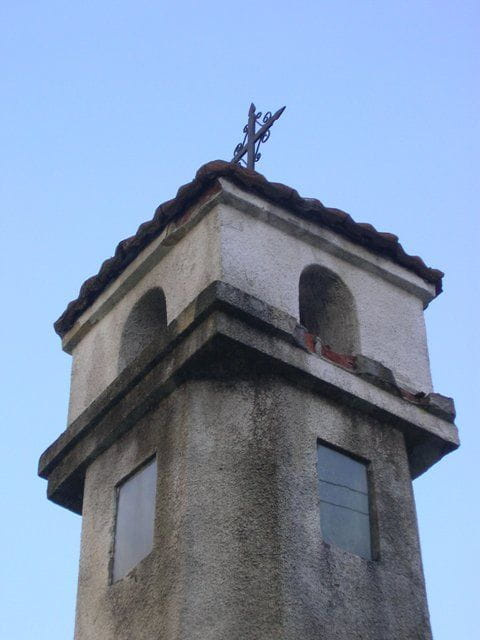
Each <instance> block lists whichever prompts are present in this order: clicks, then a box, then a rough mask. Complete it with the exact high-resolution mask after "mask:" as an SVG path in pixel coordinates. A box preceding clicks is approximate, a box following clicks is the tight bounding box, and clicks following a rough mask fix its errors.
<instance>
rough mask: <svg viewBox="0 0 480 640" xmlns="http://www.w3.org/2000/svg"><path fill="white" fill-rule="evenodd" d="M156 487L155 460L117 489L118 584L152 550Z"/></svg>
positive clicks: (115, 562) (115, 573) (115, 563)
mask: <svg viewBox="0 0 480 640" xmlns="http://www.w3.org/2000/svg"><path fill="white" fill-rule="evenodd" d="M156 485H157V462H156V459H154V460H152V461H151V462H149V463H148V464H147V465H145V466H144V467H142V468H141V469H140V470H139V471H137V472H136V473H135V474H133V475H132V476H131V477H130V478H128V480H126V481H125V482H124V483H123V484H121V485H120V486H119V487H118V489H117V491H118V495H117V521H116V526H115V548H114V558H113V581H114V582H115V581H116V580H119V579H120V578H123V577H124V576H125V575H126V574H127V573H128V572H129V571H130V570H131V569H133V567H135V566H136V565H137V564H138V563H139V562H140V560H142V558H144V557H145V556H147V555H148V554H149V553H150V551H151V550H152V547H153V531H154V521H155V494H156Z"/></svg>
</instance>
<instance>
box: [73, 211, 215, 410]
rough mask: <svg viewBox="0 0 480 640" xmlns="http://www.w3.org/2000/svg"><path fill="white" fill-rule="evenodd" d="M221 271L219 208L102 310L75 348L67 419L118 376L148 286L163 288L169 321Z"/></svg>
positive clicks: (110, 292)
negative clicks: (131, 322)
mask: <svg viewBox="0 0 480 640" xmlns="http://www.w3.org/2000/svg"><path fill="white" fill-rule="evenodd" d="M144 253H145V252H144ZM220 274H221V266H220V234H219V221H218V216H217V214H216V212H214V211H211V212H210V213H209V214H208V215H207V216H206V217H204V218H203V219H202V220H201V221H200V222H199V224H198V225H196V226H194V227H193V228H192V229H191V230H190V232H189V233H188V234H187V235H185V236H184V237H182V238H181V239H180V240H179V241H178V242H176V243H175V244H173V246H172V247H171V249H170V250H169V251H168V253H166V254H165V255H164V256H163V257H162V259H161V260H160V261H159V262H157V263H156V264H155V265H154V266H153V267H152V268H151V269H150V270H149V271H148V272H147V273H146V274H145V275H144V276H143V277H142V278H141V280H140V281H139V282H137V283H136V284H135V286H134V287H133V288H131V289H129V290H128V291H127V292H126V293H125V294H124V295H123V296H122V297H121V298H120V301H119V302H120V304H119V303H118V302H117V304H115V306H113V308H112V309H111V310H109V311H108V313H107V314H106V315H103V316H102V317H101V318H100V320H99V321H98V322H96V323H95V324H94V325H93V326H92V328H91V329H90V331H88V333H86V335H84V336H83V338H82V339H81V341H80V342H78V343H77V344H76V346H75V347H74V348H73V351H72V355H73V362H72V377H71V385H70V406H69V413H68V423H71V422H72V421H73V420H74V419H75V418H76V417H77V416H78V415H79V414H80V413H81V412H82V411H83V410H84V409H85V408H86V407H88V405H89V404H90V403H91V402H92V401H93V400H94V399H95V398H96V397H97V396H98V395H99V394H100V393H101V392H102V391H103V390H104V389H105V388H106V387H107V386H108V385H109V384H110V383H111V382H112V381H113V380H114V379H115V378H116V377H117V374H118V368H119V353H120V341H121V337H122V332H123V328H124V325H125V323H126V321H127V318H128V316H129V314H130V311H131V310H132V308H133V307H134V305H135V303H136V302H137V301H138V300H139V299H140V298H141V297H142V296H143V295H144V294H145V293H146V292H147V291H148V290H149V289H151V288H153V287H161V288H162V290H163V292H164V294H165V298H166V304H167V323H169V322H171V321H172V320H173V319H174V318H176V317H177V316H178V314H179V313H180V312H181V311H182V310H183V309H184V308H185V307H186V306H187V305H188V304H189V303H190V302H191V301H192V300H193V299H194V298H195V297H196V296H197V295H198V294H199V293H200V292H201V291H202V290H203V289H204V288H205V287H207V286H208V285H209V284H210V283H211V282H213V281H214V280H218V279H220ZM114 284H115V283H114ZM114 291H115V286H113V287H110V288H109V290H107V292H106V293H105V294H104V296H103V297H104V298H108V296H109V295H113V293H114ZM86 314H88V310H87V312H86ZM86 314H85V315H86Z"/></svg>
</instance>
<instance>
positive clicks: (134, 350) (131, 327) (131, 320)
mask: <svg viewBox="0 0 480 640" xmlns="http://www.w3.org/2000/svg"><path fill="white" fill-rule="evenodd" d="M166 327H167V303H166V300H165V294H164V293H163V290H162V289H160V288H159V287H156V288H154V289H149V291H147V292H146V293H145V294H144V295H143V296H142V297H141V298H140V299H139V300H138V301H137V302H136V303H135V305H134V306H133V308H132V310H131V311H130V313H129V315H128V317H127V320H126V322H125V325H124V327H123V331H122V337H121V340H120V351H119V354H118V370H119V371H121V370H122V369H124V368H125V367H126V366H127V364H129V363H130V362H132V361H133V360H134V359H135V358H136V357H137V356H138V355H139V354H140V352H141V351H142V350H143V349H144V348H145V347H146V346H147V345H148V344H149V342H151V341H152V340H153V339H154V338H155V337H156V336H158V335H160V334H161V333H163V332H164V331H165V329H166Z"/></svg>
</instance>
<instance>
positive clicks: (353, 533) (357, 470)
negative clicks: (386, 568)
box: [317, 443, 372, 559]
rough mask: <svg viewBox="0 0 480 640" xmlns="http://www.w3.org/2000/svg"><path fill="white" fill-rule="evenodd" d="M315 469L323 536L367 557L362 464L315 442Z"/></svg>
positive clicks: (368, 536) (367, 521)
mask: <svg viewBox="0 0 480 640" xmlns="http://www.w3.org/2000/svg"><path fill="white" fill-rule="evenodd" d="M317 471H318V479H319V494H320V526H321V530H322V537H323V539H324V540H325V542H328V543H330V544H334V545H336V546H337V547H340V548H342V549H346V550H347V551H350V552H351V553H355V554H357V555H359V556H362V557H363V558H367V559H371V557H372V551H371V532H370V507H369V496H368V478H367V466H366V464H365V463H363V462H359V461H358V460H355V459H354V458H352V457H350V456H348V455H346V454H343V453H340V452H339V451H336V450H335V449H332V448H330V447H326V446H324V445H321V444H320V443H319V444H318V447H317Z"/></svg>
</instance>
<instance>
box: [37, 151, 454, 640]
mask: <svg viewBox="0 0 480 640" xmlns="http://www.w3.org/2000/svg"><path fill="white" fill-rule="evenodd" d="M302 274H307V276H308V277H307V278H306V280H302V281H301V276H302ZM319 274H323V275H322V278H323V280H322V282H320V285H322V286H320V287H319V286H317V284H319V283H317V278H318V276H319ZM310 276H311V277H310ZM325 285H327V289H328V291H324V288H325ZM440 286H441V274H440V272H438V271H435V270H431V269H428V268H427V267H425V265H424V264H423V262H422V261H421V260H420V259H419V258H416V257H412V256H407V255H406V254H405V253H404V252H403V249H402V248H401V246H400V245H399V244H398V239H397V238H396V237H395V236H392V235H390V234H381V233H378V232H377V231H376V230H375V229H374V228H373V227H371V226H370V225H366V224H357V223H355V222H354V221H353V220H352V219H351V218H350V216H349V215H348V214H345V213H343V212H340V211H338V210H334V209H327V208H325V207H323V205H321V203H320V202H318V201H312V200H304V199H302V198H301V197H300V196H299V195H298V194H297V192H296V191H294V190H293V189H290V188H288V187H285V186H283V185H277V184H273V183H269V182H267V181H266V180H265V179H264V178H263V177H262V176H259V175H258V174H255V173H254V172H248V171H244V170H242V169H240V168H238V167H233V166H232V165H229V164H228V163H214V164H210V165H206V166H205V167H203V168H202V169H201V170H200V171H199V173H198V174H197V177H196V179H195V180H194V182H193V183H191V184H190V185H187V186H185V187H182V188H181V189H180V190H179V192H178V194H177V197H176V198H175V199H174V200H173V201H171V202H169V203H166V204H165V205H162V207H161V208H160V209H159V210H157V212H156V214H155V217H154V220H153V221H152V222H151V223H148V224H145V225H142V226H141V228H140V229H139V231H138V233H137V234H136V236H134V237H133V238H131V239H128V240H127V241H124V242H122V243H120V245H119V246H118V248H117V251H116V254H115V256H114V258H112V259H111V260H109V261H107V262H106V263H104V265H103V266H102V269H101V270H100V273H99V274H98V275H97V276H96V277H94V278H93V279H90V280H89V281H87V282H86V283H85V284H84V285H83V287H82V290H81V293H80V296H79V299H78V300H77V301H75V302H74V303H72V304H71V305H69V307H68V309H67V311H66V313H65V314H64V315H63V316H62V318H61V319H60V320H59V322H58V323H57V330H58V331H59V332H60V333H61V334H62V335H63V347H64V348H65V349H66V350H67V351H69V352H71V353H72V355H73V367H72V383H71V402H70V411H69V420H68V426H67V429H66V430H65V431H64V433H62V434H61V435H60V436H59V438H58V439H57V440H56V441H55V442H54V443H53V444H52V445H51V446H50V447H49V448H48V449H47V450H46V451H45V452H44V454H43V455H42V457H41V459H40V464H39V472H40V475H42V477H44V478H46V479H48V496H49V498H50V499H52V500H53V501H55V502H57V503H59V504H61V505H62V506H64V507H66V508H68V509H71V510H72V511H75V512H77V513H82V515H83V525H82V544H81V558H80V572H79V585H78V602H77V617H76V628H75V638H76V640H99V639H101V640H154V639H158V640H160V639H161V640H226V639H228V640H260V639H262V640H300V639H301V640H318V639H319V638H322V639H323V640H345V639H346V638H349V639H350V638H358V639H360V638H363V639H365V640H387V639H388V640H390V639H393V638H395V640H429V639H430V638H431V633H430V625H429V620H428V610H427V604H426V596H425V586H424V581H423V573H422V566H421V558H420V550H419V541H418V533H417V525H416V517H415V506H414V500H413V493H412V486H411V482H412V478H414V477H416V476H418V475H419V474H421V473H423V472H424V471H425V470H427V469H428V468H429V467H430V466H431V465H432V464H434V463H436V462H437V461H438V460H440V459H441V458H442V456H444V455H445V454H446V453H448V452H450V451H453V450H454V449H455V448H456V447H457V446H458V435H457V430H456V427H455V425H454V424H453V422H452V421H453V417H454V408H453V403H451V402H450V400H449V399H448V398H444V397H442V396H439V395H437V394H434V393H433V392H432V386H431V378H430V369H429V362H428V352H427V344H426V335H425V327H424V320H423V309H424V307H425V306H426V305H427V304H428V303H429V302H430V301H431V300H432V299H433V297H434V296H435V295H436V294H437V293H438V292H439V290H440ZM319 296H320V297H321V300H320V304H317V303H318V302H319V301H318V298H319ZM145 305H146V306H145ZM305 305H307V308H306V306H305ZM165 309H166V311H165ZM317 315H318V316H322V315H323V316H324V317H326V318H327V319H328V327H326V326H324V325H322V321H321V317H317ZM300 320H303V321H304V323H306V324H307V328H305V327H302V326H301V325H300ZM340 324H341V325H342V332H341V334H340V333H337V332H336V331H337V329H338V326H340ZM307 329H308V330H307ZM317 334H318V335H317ZM319 441H320V442H322V443H324V444H325V445H327V446H330V447H333V448H336V449H338V450H340V451H341V452H343V453H345V454H346V455H348V456H350V457H353V458H357V459H359V460H360V461H362V462H363V463H364V464H365V465H367V468H368V471H367V473H368V484H369V502H370V505H371V512H370V521H371V533H372V544H373V554H372V560H366V559H364V558H362V557H359V556H356V555H354V554H352V553H349V552H347V551H344V550H341V549H339V548H336V547H335V545H329V544H327V543H326V542H325V541H323V540H322V521H321V511H320V505H319V492H318V476H317V443H318V442H319ZM153 455H156V459H157V474H158V476H157V498H156V504H155V523H154V542H153V549H152V551H151V553H149V554H148V555H147V556H146V557H144V558H143V559H142V560H141V561H140V562H139V563H138V564H137V566H136V567H134V568H133V569H132V570H131V571H130V572H129V573H128V574H127V575H126V576H125V577H123V578H121V579H119V580H117V581H115V582H114V583H113V584H112V580H111V575H112V557H113V552H114V540H115V517H116V513H115V512H116V496H117V488H118V486H119V483H121V482H122V481H124V480H125V479H126V478H127V477H129V476H130V474H131V473H132V472H133V471H134V470H135V469H138V467H139V465H141V464H142V463H144V462H145V461H146V460H149V459H151V457H152V456H153Z"/></svg>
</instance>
